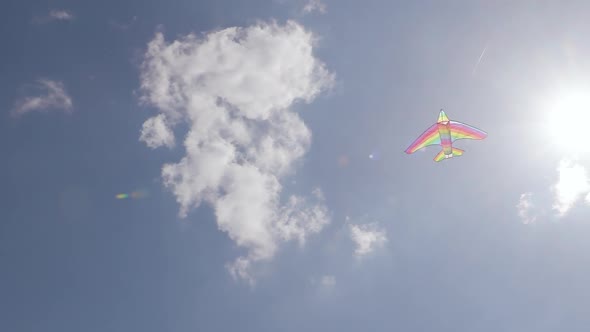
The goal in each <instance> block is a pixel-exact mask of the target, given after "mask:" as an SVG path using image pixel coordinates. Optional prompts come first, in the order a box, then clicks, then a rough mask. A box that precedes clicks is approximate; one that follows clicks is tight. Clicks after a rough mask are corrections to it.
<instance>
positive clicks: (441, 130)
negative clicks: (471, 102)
mask: <svg viewBox="0 0 590 332" xmlns="http://www.w3.org/2000/svg"><path fill="white" fill-rule="evenodd" d="M486 136H488V134H487V133H486V132H485V131H483V130H480V129H477V128H475V127H472V126H470V125H467V124H465V123H461V122H458V121H450V120H449V118H448V117H447V115H446V114H445V112H444V111H443V110H442V109H441V110H440V114H439V115H438V121H437V122H436V123H435V124H433V125H432V126H430V128H428V129H426V131H424V132H423V133H422V135H420V136H419V137H418V138H417V139H416V140H415V141H414V142H413V143H412V144H411V145H410V146H409V147H408V148H407V149H406V153H407V154H410V153H414V152H416V151H418V150H420V149H422V148H423V147H426V146H429V145H440V146H442V150H441V151H440V152H439V153H438V154H437V155H436V157H434V161H441V160H444V159H448V158H452V157H458V156H460V155H462V154H463V152H465V151H464V150H461V149H457V148H454V147H453V142H455V141H456V140H458V139H484V138H486Z"/></svg>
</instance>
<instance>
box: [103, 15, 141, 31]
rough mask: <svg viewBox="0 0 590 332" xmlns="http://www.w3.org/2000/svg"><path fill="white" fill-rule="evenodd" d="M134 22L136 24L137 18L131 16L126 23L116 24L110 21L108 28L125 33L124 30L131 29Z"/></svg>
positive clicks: (116, 22)
mask: <svg viewBox="0 0 590 332" xmlns="http://www.w3.org/2000/svg"><path fill="white" fill-rule="evenodd" d="M136 22H137V16H133V17H132V18H131V19H130V20H129V21H127V22H118V21H115V20H110V21H109V26H110V27H111V28H113V29H116V30H121V31H125V30H128V29H129V28H131V27H132V26H133V25H134V24H135V23H136Z"/></svg>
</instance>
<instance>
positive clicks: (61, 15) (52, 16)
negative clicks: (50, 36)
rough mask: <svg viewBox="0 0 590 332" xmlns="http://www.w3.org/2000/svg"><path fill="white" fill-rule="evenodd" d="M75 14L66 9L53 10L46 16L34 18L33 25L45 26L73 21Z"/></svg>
mask: <svg viewBox="0 0 590 332" xmlns="http://www.w3.org/2000/svg"><path fill="white" fill-rule="evenodd" d="M74 18H75V17H74V14H73V13H72V12H71V11H68V10H65V9H53V10H51V11H49V13H48V14H47V15H45V16H41V17H35V18H33V23H37V24H43V23H49V22H52V21H72V20H73V19H74Z"/></svg>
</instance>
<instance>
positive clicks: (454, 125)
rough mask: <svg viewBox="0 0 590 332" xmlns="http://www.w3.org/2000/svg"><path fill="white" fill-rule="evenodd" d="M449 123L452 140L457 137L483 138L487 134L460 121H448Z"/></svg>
mask: <svg viewBox="0 0 590 332" xmlns="http://www.w3.org/2000/svg"><path fill="white" fill-rule="evenodd" d="M449 125H450V130H451V141H452V142H454V141H456V140H458V139H484V138H486V136H488V134H487V133H486V132H485V131H483V130H481V129H477V128H475V127H472V126H470V125H467V124H464V123H461V122H457V121H450V122H449Z"/></svg>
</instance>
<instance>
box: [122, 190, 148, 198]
mask: <svg viewBox="0 0 590 332" xmlns="http://www.w3.org/2000/svg"><path fill="white" fill-rule="evenodd" d="M146 196H147V191H145V190H136V191H133V192H131V193H120V194H117V195H115V198H116V199H128V198H131V199H140V198H144V197H146Z"/></svg>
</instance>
